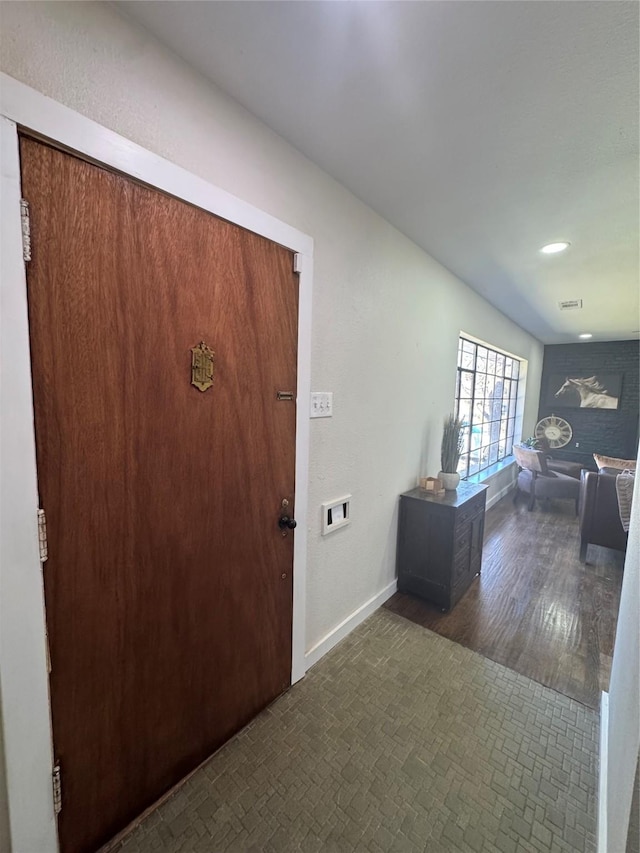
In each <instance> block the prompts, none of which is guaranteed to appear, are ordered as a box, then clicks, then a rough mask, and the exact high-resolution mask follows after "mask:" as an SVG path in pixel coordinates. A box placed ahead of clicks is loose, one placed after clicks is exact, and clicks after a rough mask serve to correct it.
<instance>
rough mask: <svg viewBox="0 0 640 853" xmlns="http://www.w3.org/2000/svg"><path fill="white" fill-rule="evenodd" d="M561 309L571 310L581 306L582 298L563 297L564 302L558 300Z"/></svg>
mask: <svg viewBox="0 0 640 853" xmlns="http://www.w3.org/2000/svg"><path fill="white" fill-rule="evenodd" d="M558 305H559V306H560V310H561V311H573V310H574V309H575V308H582V299H565V301H564V302H558Z"/></svg>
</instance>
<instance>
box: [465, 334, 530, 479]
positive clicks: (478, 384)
mask: <svg viewBox="0 0 640 853" xmlns="http://www.w3.org/2000/svg"><path fill="white" fill-rule="evenodd" d="M522 372H523V371H522V362H521V359H519V358H517V357H516V356H514V355H510V354H509V353H505V352H503V351H501V350H498V349H496V348H495V347H492V346H491V345H489V344H486V343H484V342H481V341H477V340H473V339H471V338H469V337H467V336H466V335H464V334H460V336H459V338H458V357H457V369H456V391H455V415H456V417H457V418H462V419H463V421H464V424H465V426H464V428H463V451H462V454H461V456H460V463H459V465H458V473H459V474H460V478H461V479H463V480H466V479H467V478H469V477H473V476H475V475H476V474H480V473H481V472H482V471H486V470H487V469H488V468H490V467H491V466H492V465H495V464H497V463H498V462H501V461H502V460H503V459H506V458H507V457H508V456H510V455H511V452H512V447H513V443H514V441H515V432H516V422H517V419H518V401H519V383H520V381H521V379H522Z"/></svg>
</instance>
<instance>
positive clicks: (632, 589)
mask: <svg viewBox="0 0 640 853" xmlns="http://www.w3.org/2000/svg"><path fill="white" fill-rule="evenodd" d="M634 455H635V454H634ZM639 613H640V477H636V484H635V488H634V494H633V505H632V511H631V526H630V528H629V544H628V545H627V556H626V558H625V561H624V577H623V580H622V590H621V592H620V610H619V612H618V629H617V632H616V642H615V647H614V650H613V663H612V665H611V680H610V682H609V730H608V732H607V740H608V746H609V749H608V756H607V758H608V762H607V765H606V766H601V768H600V773H606V774H607V783H608V784H607V802H606V804H605V808H606V825H607V835H608V837H607V842H608V843H607V845H606V847H605V848H604V849H602V850H599V851H598V853H618V851H620V853H622V851H623V850H624V849H625V846H626V844H625V842H626V836H627V830H628V826H629V815H630V812H631V800H632V797H633V782H634V777H635V773H636V765H637V761H638V750H639V749H640V629H639V627H638V614H639Z"/></svg>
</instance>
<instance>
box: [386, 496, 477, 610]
mask: <svg viewBox="0 0 640 853" xmlns="http://www.w3.org/2000/svg"><path fill="white" fill-rule="evenodd" d="M486 491H487V486H474V485H471V484H469V483H464V482H462V483H460V485H459V486H458V488H457V490H456V491H455V492H445V493H444V495H443V496H442V497H433V496H432V495H430V494H429V493H428V492H424V491H422V489H412V490H411V491H410V492H405V493H404V494H402V495H400V514H399V517H398V551H397V569H398V590H399V591H400V592H409V593H413V594H415V595H419V596H420V597H421V598H426V599H428V600H429V601H433V602H434V603H435V604H437V605H439V606H440V607H441V608H442V609H443V610H450V609H451V608H452V607H453V606H454V604H455V603H456V602H457V601H459V599H460V598H461V597H462V596H463V595H464V593H465V592H466V591H467V589H468V588H469V585H470V584H471V582H472V581H473V579H474V578H475V577H477V576H478V575H479V574H480V567H481V563H482V538H483V535H484V513H485V505H486Z"/></svg>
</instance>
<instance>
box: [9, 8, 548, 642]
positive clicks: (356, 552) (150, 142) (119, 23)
mask: <svg viewBox="0 0 640 853" xmlns="http://www.w3.org/2000/svg"><path fill="white" fill-rule="evenodd" d="M1 44H2V59H1V63H2V70H3V71H5V72H6V73H8V74H10V75H12V76H13V77H16V78H17V79H19V80H21V81H23V82H25V83H27V84H28V85H30V86H32V87H33V88H35V89H38V90H39V91H41V92H43V93H44V94H47V95H49V96H51V97H53V98H55V99H56V100H58V101H60V102H62V103H64V104H66V105H68V106H70V107H72V108H73V109H76V110H77V111H78V112H81V113H83V114H84V115H86V116H88V117H90V118H92V119H94V120H95V121H98V122H100V123H101V124H104V125H105V126H107V127H109V128H111V129H112V130H115V131H117V132H118V133H121V134H122V135H124V136H126V137H128V138H129V139H132V140H133V141H135V142H137V143H139V144H141V145H143V146H144V147H146V148H148V149H150V150H152V151H154V152H156V153H158V154H160V155H162V156H165V157H167V158H168V159H170V160H172V161H173V162H175V163H178V164H179V165H181V166H183V167H185V168H187V169H189V170H190V171H192V172H194V173H196V174H198V175H200V176H201V177H203V178H205V179H206V180H208V181H211V182H212V183H214V184H216V185H218V186H220V187H222V188H223V189H226V190H228V191H229V192H232V193H234V194H235V195H237V196H239V197H241V198H242V199H244V200H246V201H248V202H250V203H252V204H254V205H256V206H257V207H260V208H262V209H263V210H266V211H267V212H269V213H271V214H273V215H274V216H276V217H278V218H279V219H282V220H284V221H285V222H287V223H289V224H290V225H293V226H294V227H296V228H298V229H300V230H301V231H304V232H306V233H308V234H310V235H311V236H312V237H313V238H314V240H315V276H314V281H315V295H314V304H313V312H314V322H313V353H312V385H313V387H314V388H315V389H317V390H330V391H333V392H334V410H335V414H334V417H333V418H332V419H331V420H328V419H322V420H317V421H313V422H312V424H311V426H312V430H311V470H310V483H311V485H310V495H309V498H310V507H311V509H312V515H311V524H310V536H309V554H308V556H309V564H308V565H309V576H308V581H307V590H308V608H307V647H311V646H312V645H314V644H315V643H316V642H317V641H318V640H319V639H320V638H321V637H322V636H324V635H325V634H326V633H327V632H328V631H330V630H331V629H332V628H333V627H334V626H335V625H336V624H338V623H339V622H340V621H341V620H342V619H344V618H345V617H346V616H347V615H348V614H350V613H351V612H352V611H353V610H355V609H356V608H357V607H358V606H359V605H360V604H362V602H363V601H365V600H366V599H368V598H369V597H371V596H372V595H374V594H375V593H377V592H378V591H379V590H380V589H382V588H383V587H384V586H385V585H387V584H388V583H390V582H391V581H392V579H393V577H394V556H395V524H396V516H395V507H396V496H397V494H398V493H399V492H401V491H403V490H405V489H407V488H408V487H411V486H413V485H414V484H415V482H416V477H417V476H418V475H419V473H420V469H421V468H424V469H425V470H428V472H429V473H433V474H435V473H436V472H437V471H438V469H439V464H438V456H439V440H440V435H439V433H440V422H441V419H442V416H443V415H444V414H445V413H446V412H447V411H449V410H450V409H451V403H452V396H453V393H454V381H455V358H456V347H457V336H458V332H459V331H460V329H461V328H463V329H464V330H465V331H466V332H468V333H470V334H473V335H476V336H477V337H479V338H482V339H484V340H486V341H489V342H492V343H494V344H495V345H496V346H498V347H500V348H503V349H505V350H508V351H509V352H513V353H515V354H517V355H519V356H521V357H523V358H526V359H528V361H529V383H528V384H529V389H530V391H529V393H528V396H527V406H526V409H525V419H524V423H525V428H524V431H525V433H530V432H532V430H533V425H534V423H535V419H536V413H537V397H538V389H539V381H540V372H541V365H542V345H541V344H540V343H539V342H537V341H536V340H535V339H534V338H532V337H531V336H530V335H528V334H527V333H525V332H524V331H523V330H522V329H520V328H519V327H518V326H516V325H515V324H514V323H512V322H511V321H510V320H508V319H507V318H506V317H504V315H502V314H500V313H499V312H498V311H496V310H495V309H494V308H492V307H491V306H489V305H488V303H487V302H485V301H484V300H483V299H481V298H480V297H479V296H477V295H476V294H475V293H474V292H473V291H471V290H470V289H469V288H467V287H466V286H465V285H464V284H462V283H461V282H460V281H459V280H457V279H456V278H454V277H453V276H452V275H451V274H450V273H448V272H447V271H446V270H444V269H443V268H442V267H441V266H440V265H439V264H437V263H436V262H435V261H433V260H432V259H431V258H430V257H429V256H427V255H425V253H424V252H422V251H421V250H420V249H419V248H418V247H417V246H416V245H415V244H413V243H411V242H410V241H409V240H407V239H406V238H405V237H403V236H402V235H401V234H400V233H399V232H398V231H396V230H395V229H394V228H392V227H391V226H390V225H389V224H387V223H386V222H385V221H384V220H382V219H381V218H380V217H378V216H377V215H376V214H374V213H373V212H372V211H371V210H370V209H369V208H367V207H366V206H364V205H363V204H362V203H361V202H359V201H358V200H357V199H356V198H355V197H354V196H353V195H351V194H350V193H349V192H347V191H346V190H345V189H344V188H342V187H341V186H340V185H339V184H337V183H336V182H335V181H333V180H332V179H331V178H329V177H328V176H327V175H326V174H325V173H323V172H322V171H321V170H320V169H318V168H317V167H316V166H314V165H313V164H312V163H311V162H310V161H308V160H307V159H306V158H304V157H303V156H302V155H300V154H299V153H298V152H297V151H296V150H295V149H293V148H292V147H290V146H289V145H288V144H287V143H285V142H284V141H283V140H282V139H281V138H280V137H278V136H277V135H276V134H274V133H273V132H272V131H271V130H269V129H268V128H267V127H266V126H265V125H263V124H262V123H260V122H259V121H258V120H257V119H255V118H253V117H252V116H251V115H250V114H249V113H247V112H246V111H245V110H243V109H242V108H241V107H239V106H238V105H237V104H236V103H235V102H233V101H231V100H230V99H229V98H227V97H226V96H225V95H223V94H222V93H221V92H220V91H219V90H217V89H216V88H214V87H213V86H212V85H211V84H209V83H208V82H207V81H205V80H204V79H203V78H202V77H200V76H199V75H197V74H195V73H194V72H192V71H191V70H190V69H189V68H188V67H187V66H186V65H185V64H184V63H182V62H181V61H180V60H178V59H177V58H176V57H175V56H174V55H173V54H171V53H170V52H169V51H167V50H166V49H164V48H163V47H162V46H161V45H160V44H159V43H158V42H156V41H155V40H154V39H153V38H152V37H151V36H149V35H148V34H147V33H146V31H144V30H142V29H139V28H137V27H134V26H132V25H130V24H129V22H128V21H127V20H125V19H124V18H122V17H121V16H120V15H119V14H118V13H117V12H116V11H115V10H114V9H113V8H112V7H110V6H108V5H103V4H102V3H9V4H3V8H2V43H1ZM302 107H303V105H301V120H303V116H304V109H302ZM304 108H306V109H312V108H313V107H312V105H304ZM302 405H304V403H302ZM425 455H426V461H424V457H425ZM345 493H351V494H352V495H353V503H352V518H353V521H352V524H351V526H350V527H348V528H345V529H344V530H341V531H340V532H337V533H336V534H334V535H333V536H332V537H328V538H326V539H323V538H321V536H320V510H319V507H320V504H321V502H322V501H326V500H329V499H331V498H333V497H337V496H340V495H342V494H345Z"/></svg>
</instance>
